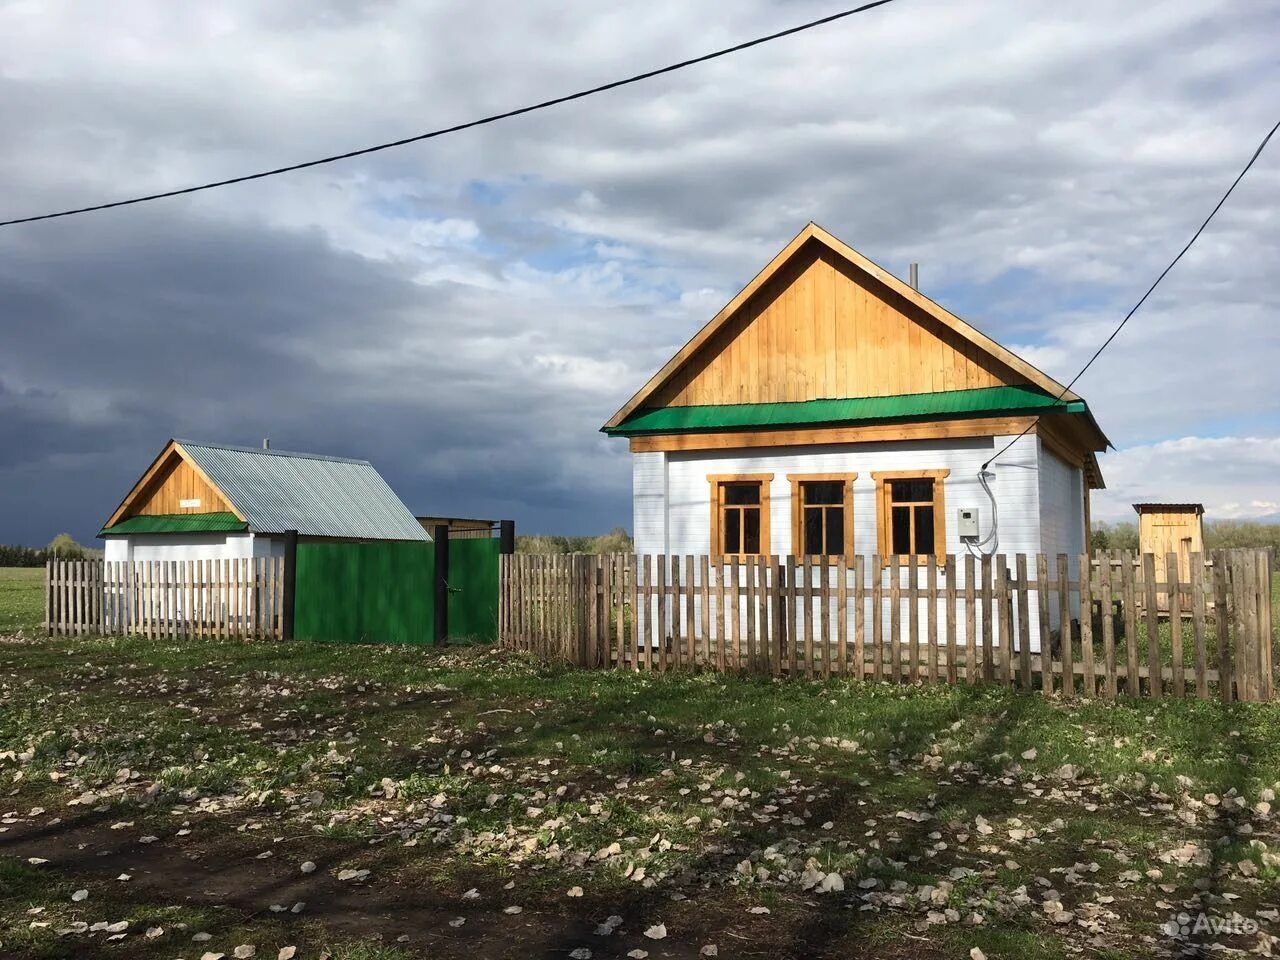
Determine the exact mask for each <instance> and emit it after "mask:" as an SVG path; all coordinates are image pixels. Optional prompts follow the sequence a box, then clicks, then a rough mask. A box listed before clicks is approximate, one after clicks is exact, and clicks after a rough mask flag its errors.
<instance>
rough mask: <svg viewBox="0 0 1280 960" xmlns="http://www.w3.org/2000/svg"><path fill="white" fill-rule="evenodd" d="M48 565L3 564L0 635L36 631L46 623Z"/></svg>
mask: <svg viewBox="0 0 1280 960" xmlns="http://www.w3.org/2000/svg"><path fill="white" fill-rule="evenodd" d="M43 585H44V567H0V635H4V634H13V633H17V632H18V631H22V632H23V633H27V634H34V633H35V632H36V631H37V630H39V629H40V627H41V624H42V623H43V622H44V593H43V591H42V589H41V588H42V587H43Z"/></svg>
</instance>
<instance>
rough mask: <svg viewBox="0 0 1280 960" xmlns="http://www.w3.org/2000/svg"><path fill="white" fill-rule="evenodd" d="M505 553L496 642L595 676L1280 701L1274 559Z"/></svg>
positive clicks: (1264, 555) (1238, 553)
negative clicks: (999, 686)
mask: <svg viewBox="0 0 1280 960" xmlns="http://www.w3.org/2000/svg"><path fill="white" fill-rule="evenodd" d="M1055 560H1056V562H1054V563H1052V564H1051V563H1050V558H1048V557H1046V556H1044V555H1036V556H1028V555H1026V554H1017V555H1015V556H997V557H983V558H981V559H977V558H975V557H973V556H964V557H961V558H957V557H955V556H950V557H947V558H945V561H941V562H940V561H938V560H936V559H935V558H932V557H930V558H929V559H928V560H927V562H926V563H924V564H920V565H910V566H908V565H907V564H906V563H905V562H904V561H902V560H900V558H897V557H894V558H890V560H889V561H888V563H887V564H882V563H881V560H880V558H879V557H877V556H870V557H862V556H858V557H854V558H853V561H852V562H851V563H850V562H848V561H846V560H845V559H843V558H841V559H839V560H837V561H834V562H832V561H826V560H823V559H821V558H808V557H802V558H799V559H797V558H795V557H776V556H774V557H744V558H734V559H730V560H728V561H721V560H719V559H717V558H711V557H707V556H696V557H695V556H684V557H679V556H650V555H644V556H631V555H625V554H616V555H607V556H591V555H581V554H579V555H568V556H554V555H533V554H515V555H512V556H504V557H503V558H502V566H501V599H500V604H499V637H500V642H501V643H502V644H503V645H504V646H505V647H507V648H509V649H514V650H520V651H528V652H530V653H533V654H536V655H538V656H541V657H544V658H547V659H559V660H564V661H568V662H569V663H572V664H575V665H578V666H583V667H596V668H625V669H633V670H657V671H665V670H670V669H689V668H697V669H713V670H721V671H725V670H745V671H752V672H758V673H765V674H773V675H782V674H791V675H801V676H806V677H826V676H831V675H833V674H837V675H852V676H860V677H865V678H870V679H879V680H896V681H900V682H902V681H905V682H946V683H960V682H965V683H975V682H977V681H978V680H979V679H982V680H987V681H999V682H1002V683H1005V684H1011V685H1014V686H1017V687H1019V688H1022V689H1026V690H1031V689H1039V690H1041V691H1043V692H1045V693H1060V694H1061V695H1063V696H1065V697H1072V696H1076V695H1080V696H1102V697H1115V696H1117V695H1129V696H1139V695H1146V696H1152V697H1161V696H1177V697H1182V696H1197V697H1211V696H1214V697H1219V698H1221V699H1223V700H1266V699H1271V698H1272V696H1273V694H1274V690H1275V683H1274V681H1273V662H1274V656H1273V645H1274V636H1273V630H1272V609H1271V582H1272V568H1273V558H1272V555H1271V553H1270V552H1269V551H1265V550H1232V551H1216V552H1214V553H1212V554H1210V555H1201V554H1194V555H1192V557H1191V565H1190V576H1189V577H1188V578H1187V580H1186V581H1185V582H1184V581H1182V580H1180V579H1179V577H1180V574H1179V567H1178V563H1177V559H1176V557H1175V556H1174V555H1170V557H1169V559H1168V563H1167V566H1166V570H1167V571H1168V574H1167V579H1166V580H1164V581H1161V580H1157V579H1156V572H1155V571H1156V565H1155V556H1154V555H1153V554H1142V555H1139V554H1135V553H1132V552H1128V551H1123V552H1122V551H1110V552H1100V553H1098V554H1095V555H1093V556H1089V555H1080V556H1077V557H1072V558H1068V557H1067V556H1065V555H1059V556H1058V557H1056V558H1055Z"/></svg>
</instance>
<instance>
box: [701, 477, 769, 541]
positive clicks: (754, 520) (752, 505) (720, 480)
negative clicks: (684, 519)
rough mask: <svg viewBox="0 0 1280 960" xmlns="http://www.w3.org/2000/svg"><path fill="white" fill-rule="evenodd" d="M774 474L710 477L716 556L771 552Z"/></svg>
mask: <svg viewBox="0 0 1280 960" xmlns="http://www.w3.org/2000/svg"><path fill="white" fill-rule="evenodd" d="M772 480H773V474H772V473H749V474H738V475H731V476H708V477H707V481H708V482H709V483H710V484H711V554H712V556H713V557H760V556H765V555H767V554H768V553H769V483H770V482H771V481H772Z"/></svg>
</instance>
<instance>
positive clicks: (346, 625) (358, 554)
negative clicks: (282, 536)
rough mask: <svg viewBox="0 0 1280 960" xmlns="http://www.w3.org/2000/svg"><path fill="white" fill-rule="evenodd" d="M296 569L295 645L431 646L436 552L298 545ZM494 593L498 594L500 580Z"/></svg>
mask: <svg viewBox="0 0 1280 960" xmlns="http://www.w3.org/2000/svg"><path fill="white" fill-rule="evenodd" d="M296 569H297V577H296V586H295V592H294V636H295V637H296V638H297V639H299V640H324V641H329V642H334V643H412V644H429V643H431V642H432V639H433V637H432V633H433V630H434V611H435V601H434V597H433V589H434V584H435V569H436V561H435V544H432V543H406V542H397V541H386V540H383V541H376V542H372V543H339V542H332V543H306V542H304V543H299V544H298V560H297V568H296ZM495 570H496V563H495ZM494 585H495V586H494V589H495V594H496V589H497V575H496V573H495V575H494ZM495 610H496V599H495Z"/></svg>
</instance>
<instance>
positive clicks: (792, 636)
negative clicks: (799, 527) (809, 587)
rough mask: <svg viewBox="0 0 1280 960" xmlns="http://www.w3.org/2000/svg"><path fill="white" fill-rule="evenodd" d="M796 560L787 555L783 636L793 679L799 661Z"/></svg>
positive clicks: (788, 667)
mask: <svg viewBox="0 0 1280 960" xmlns="http://www.w3.org/2000/svg"><path fill="white" fill-rule="evenodd" d="M796 597H797V592H796V558H795V556H794V555H793V554H788V555H787V601H786V623H787V626H786V633H785V635H784V637H785V639H784V643H785V644H786V648H787V669H788V671H789V672H790V673H791V675H792V676H793V677H794V676H795V675H796V672H797V670H798V659H799V655H800V654H799V650H800V643H799V639H800V638H799V636H798V635H797V630H796V615H797V614H798V613H799V608H798V607H797V606H796V602H797V601H796Z"/></svg>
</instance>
